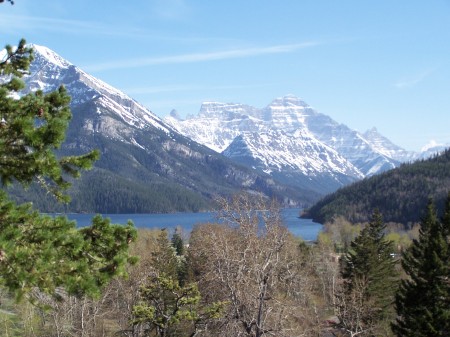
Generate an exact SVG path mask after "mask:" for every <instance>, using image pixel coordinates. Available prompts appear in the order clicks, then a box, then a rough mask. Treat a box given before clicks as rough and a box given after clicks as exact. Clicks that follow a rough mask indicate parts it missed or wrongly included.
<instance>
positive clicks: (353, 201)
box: [304, 149, 450, 225]
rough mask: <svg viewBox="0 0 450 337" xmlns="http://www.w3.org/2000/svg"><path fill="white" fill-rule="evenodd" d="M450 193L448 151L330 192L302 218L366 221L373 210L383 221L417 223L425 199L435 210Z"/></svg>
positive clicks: (440, 208)
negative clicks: (430, 199) (339, 216)
mask: <svg viewBox="0 0 450 337" xmlns="http://www.w3.org/2000/svg"><path fill="white" fill-rule="evenodd" d="M449 191H450V149H447V150H446V151H444V152H443V153H442V154H440V155H438V156H435V157H432V158H429V159H427V160H420V161H417V162H414V163H412V164H403V165H401V166H400V167H399V168H396V169H394V170H391V171H388V172H385V173H382V174H379V175H376V176H373V177H370V178H366V179H364V180H362V181H359V182H356V183H354V184H352V185H349V186H347V187H344V188H342V189H340V190H338V191H336V192H335V193H332V194H330V195H328V196H326V197H325V198H323V199H322V200H321V201H319V202H318V203H316V204H315V205H314V206H313V207H311V208H310V209H309V210H308V211H307V212H306V213H305V214H304V217H307V218H313V219H314V220H315V221H318V222H321V223H324V222H326V221H329V220H331V219H332V218H333V217H335V216H338V215H342V216H344V217H345V218H347V219H348V220H350V221H352V222H364V221H367V220H368V218H369V216H370V214H371V213H372V212H373V210H374V209H375V208H378V209H379V210H380V212H381V213H382V214H383V218H384V220H385V221H386V222H390V221H392V222H398V223H403V224H405V225H407V224H408V223H411V222H412V223H414V222H418V221H419V220H420V217H421V216H422V210H423V209H424V205H426V203H427V201H428V198H430V197H432V198H433V199H434V200H435V202H436V204H437V207H438V209H439V210H441V211H442V210H443V205H444V201H445V198H446V196H447V193H448V192H449Z"/></svg>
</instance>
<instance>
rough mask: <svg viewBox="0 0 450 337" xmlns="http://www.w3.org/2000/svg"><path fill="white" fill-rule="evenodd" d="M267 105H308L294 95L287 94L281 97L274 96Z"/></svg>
mask: <svg viewBox="0 0 450 337" xmlns="http://www.w3.org/2000/svg"><path fill="white" fill-rule="evenodd" d="M269 106H283V107H308V104H306V103H305V102H304V101H303V100H301V99H300V98H298V97H297V96H295V95H292V94H288V95H285V96H282V97H277V98H275V99H274V100H273V101H272V103H270V104H269Z"/></svg>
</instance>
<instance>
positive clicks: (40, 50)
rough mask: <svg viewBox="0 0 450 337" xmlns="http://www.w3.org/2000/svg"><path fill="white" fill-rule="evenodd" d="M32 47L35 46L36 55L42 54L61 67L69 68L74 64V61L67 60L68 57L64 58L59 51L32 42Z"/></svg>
mask: <svg viewBox="0 0 450 337" xmlns="http://www.w3.org/2000/svg"><path fill="white" fill-rule="evenodd" d="M29 46H30V47H31V48H33V50H34V52H35V55H36V54H37V55H40V56H42V57H43V58H45V59H46V60H47V61H48V62H50V63H52V64H54V65H56V66H58V67H61V68H69V67H70V66H73V64H72V63H70V62H69V61H67V60H66V59H64V58H62V57H61V56H59V55H58V54H57V53H55V52H54V51H53V50H51V49H49V48H47V47H44V46H40V45H37V44H30V45H29Z"/></svg>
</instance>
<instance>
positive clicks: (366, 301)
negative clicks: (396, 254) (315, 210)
mask: <svg viewBox="0 0 450 337" xmlns="http://www.w3.org/2000/svg"><path fill="white" fill-rule="evenodd" d="M384 230H385V225H384V223H383V220H382V217H381V214H380V213H379V212H378V211H375V212H374V213H373V215H372V220H371V222H370V223H369V224H368V226H366V227H365V228H364V229H363V230H362V231H361V233H360V235H359V236H358V237H356V238H355V240H354V241H352V243H351V245H350V249H349V251H348V253H347V254H346V255H345V257H344V258H343V260H342V264H341V274H342V278H343V286H342V289H341V292H340V293H339V294H338V296H337V303H338V308H337V309H338V310H337V311H338V317H339V320H340V324H339V326H340V327H341V328H342V329H343V330H345V331H346V332H348V333H349V334H350V335H355V334H358V336H383V335H389V334H390V331H389V323H390V321H391V319H393V314H394V311H393V301H394V294H395V291H396V289H397V282H398V281H397V279H398V275H397V272H396V269H395V260H394V259H393V257H392V255H391V254H392V252H393V247H392V243H391V242H389V241H387V240H386V239H385V238H384Z"/></svg>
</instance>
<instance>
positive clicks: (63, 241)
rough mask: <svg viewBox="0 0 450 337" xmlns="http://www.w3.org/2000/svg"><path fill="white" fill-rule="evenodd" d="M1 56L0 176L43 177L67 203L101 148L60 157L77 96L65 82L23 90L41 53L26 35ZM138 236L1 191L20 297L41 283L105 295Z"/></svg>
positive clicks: (3, 266)
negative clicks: (41, 209) (19, 201)
mask: <svg viewBox="0 0 450 337" xmlns="http://www.w3.org/2000/svg"><path fill="white" fill-rule="evenodd" d="M5 52H6V53H4V54H3V55H4V57H3V59H1V60H0V179H1V182H2V184H3V185H8V184H11V183H13V182H16V183H21V184H23V185H24V186H25V187H26V186H28V185H29V184H30V183H32V182H33V181H35V182H38V183H39V184H41V186H42V187H43V188H44V189H46V190H47V191H48V192H50V193H52V194H53V195H54V196H55V197H56V198H57V199H58V200H60V201H68V200H69V197H68V196H67V194H66V193H65V190H66V189H67V188H68V187H69V186H70V181H69V180H70V179H71V178H77V177H79V175H80V171H81V170H83V169H89V168H91V167H92V165H93V162H94V161H95V160H96V159H97V158H98V152H97V151H92V152H90V153H87V154H85V155H81V156H68V157H61V158H59V157H58V156H57V155H56V153H55V151H56V150H57V149H58V148H59V147H60V146H61V144H62V142H63V141H64V138H65V134H66V130H67V127H68V123H69V121H70V118H71V112H70V108H69V102H70V97H69V96H68V95H67V92H66V90H65V89H64V88H63V87H61V88H59V90H57V91H55V92H51V93H48V94H44V93H43V92H42V91H37V92H34V93H29V94H26V95H21V94H20V90H21V89H23V88H24V82H23V81H22V80H21V79H20V78H21V77H22V76H23V75H25V74H27V73H28V68H29V65H30V62H31V61H32V60H33V50H32V49H31V48H28V47H27V46H26V42H25V40H21V41H20V43H19V45H18V46H17V47H16V48H13V47H11V46H6V48H5ZM135 237H136V231H135V229H134V227H133V225H132V224H131V223H129V224H128V225H127V226H120V225H111V224H110V223H109V220H107V219H102V218H101V217H96V218H94V219H93V224H92V225H91V226H89V227H85V228H81V229H77V228H76V223H75V222H73V221H69V220H68V219H67V218H64V217H57V218H51V217H48V216H42V215H40V214H39V213H38V212H37V211H34V210H32V208H31V206H30V205H16V204H15V203H13V202H11V201H10V200H9V199H8V196H7V194H6V193H5V192H4V191H0V285H3V286H5V287H6V288H7V289H8V290H10V291H12V292H14V293H15V294H16V295H17V296H18V297H20V296H21V295H23V294H25V293H28V292H30V291H31V290H32V289H35V288H38V289H40V290H42V291H45V292H48V293H55V290H56V288H58V287H64V288H65V289H66V290H67V291H68V292H69V293H71V294H90V295H98V294H99V292H100V289H101V287H102V286H103V285H105V284H106V283H107V282H108V281H109V280H110V279H111V278H112V277H114V276H116V275H125V274H126V272H125V266H126V264H127V263H128V262H133V261H134V258H131V257H130V256H129V255H128V245H129V243H130V242H131V241H133V240H134V239H135Z"/></svg>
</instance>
